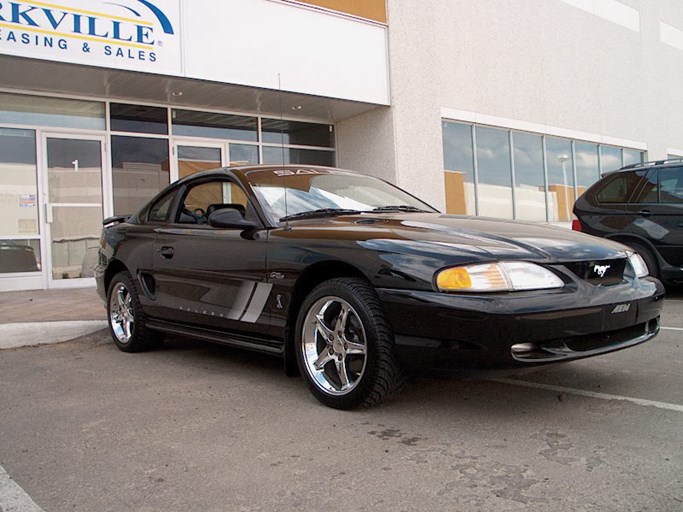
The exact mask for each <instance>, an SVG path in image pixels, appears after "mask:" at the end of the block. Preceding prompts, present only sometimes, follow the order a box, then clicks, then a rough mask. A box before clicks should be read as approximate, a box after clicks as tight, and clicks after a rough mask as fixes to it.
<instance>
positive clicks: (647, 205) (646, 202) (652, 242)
mask: <svg viewBox="0 0 683 512" xmlns="http://www.w3.org/2000/svg"><path fill="white" fill-rule="evenodd" d="M574 214H575V215H576V217H577V218H578V221H574V225H573V227H574V229H575V230H578V231H583V232H584V233H588V234H591V235H596V236H602V237H605V238H611V239H613V240H617V241H619V242H622V243H624V244H626V245H629V246H631V247H632V248H633V249H635V250H636V251H637V252H638V253H639V254H640V255H641V256H642V257H643V259H644V260H645V262H646V263H647V266H648V268H649V270H650V274H651V275H653V276H655V277H658V278H660V279H661V280H662V281H664V282H666V283H668V284H680V283H683V158H678V159H673V160H660V161H657V162H647V163H642V164H634V165H629V166H626V167H623V168H622V169H619V170H618V171H613V172H610V173H607V174H605V175H603V177H602V178H601V179H600V180H599V181H598V182H596V183H595V184H593V186H591V187H590V188H589V189H588V190H587V191H586V192H585V193H584V194H583V195H582V196H581V197H580V198H579V199H578V200H577V201H576V204H575V205H574Z"/></svg>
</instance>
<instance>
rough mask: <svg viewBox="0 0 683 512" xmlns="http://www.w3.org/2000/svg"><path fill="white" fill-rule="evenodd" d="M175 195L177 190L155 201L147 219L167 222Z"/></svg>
mask: <svg viewBox="0 0 683 512" xmlns="http://www.w3.org/2000/svg"><path fill="white" fill-rule="evenodd" d="M174 197H175V190H174V191H173V192H169V193H168V194H166V195H165V196H163V197H161V199H159V200H158V201H157V202H156V203H154V204H153V205H152V207H151V208H150V209H149V214H148V215H147V220H148V221H149V222H167V221H168V217H169V215H170V213H171V205H173V198H174Z"/></svg>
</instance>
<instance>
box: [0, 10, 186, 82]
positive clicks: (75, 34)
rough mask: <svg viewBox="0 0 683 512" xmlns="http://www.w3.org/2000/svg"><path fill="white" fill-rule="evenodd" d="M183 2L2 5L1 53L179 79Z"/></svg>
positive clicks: (0, 12) (0, 25)
mask: <svg viewBox="0 0 683 512" xmlns="http://www.w3.org/2000/svg"><path fill="white" fill-rule="evenodd" d="M179 32H180V6H179V0H113V1H104V0H94V1H93V0H87V1H86V0H55V1H54V2H52V1H49V0H46V1H43V0H40V1H39V0H35V1H34V0H13V1H4V0H0V53H2V54H6V55H16V56H21V57H32V58H37V59H45V60H54V61H60V62H73V63H77V64H85V65H91V66H102V67H108V68H116V69H126V70H135V71H146V72H150V73H161V74H170V75H180V74H181V69H182V66H181V39H180V33H179Z"/></svg>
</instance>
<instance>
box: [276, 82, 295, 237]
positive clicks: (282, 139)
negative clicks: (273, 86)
mask: <svg viewBox="0 0 683 512" xmlns="http://www.w3.org/2000/svg"><path fill="white" fill-rule="evenodd" d="M277 88H278V91H279V93H278V96H279V99H280V148H281V150H282V167H284V166H285V120H284V115H283V110H282V81H281V79H280V73H278V74H277ZM282 185H283V188H284V189H285V230H290V229H292V227H291V226H290V225H289V219H288V218H287V217H289V207H288V205H287V173H286V172H284V169H283V172H282Z"/></svg>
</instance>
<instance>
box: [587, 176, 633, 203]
mask: <svg viewBox="0 0 683 512" xmlns="http://www.w3.org/2000/svg"><path fill="white" fill-rule="evenodd" d="M641 179H642V175H638V174H637V173H635V172H623V173H619V174H617V175H616V176H614V177H613V178H612V179H609V180H607V181H606V182H605V184H604V185H603V186H602V187H601V188H600V189H598V191H597V193H596V194H595V198H596V199H597V201H598V202H599V203H603V204H605V203H607V204H609V203H627V202H628V200H629V199H630V198H631V197H632V196H633V193H634V192H635V190H636V189H637V188H638V184H639V183H640V180H641Z"/></svg>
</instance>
